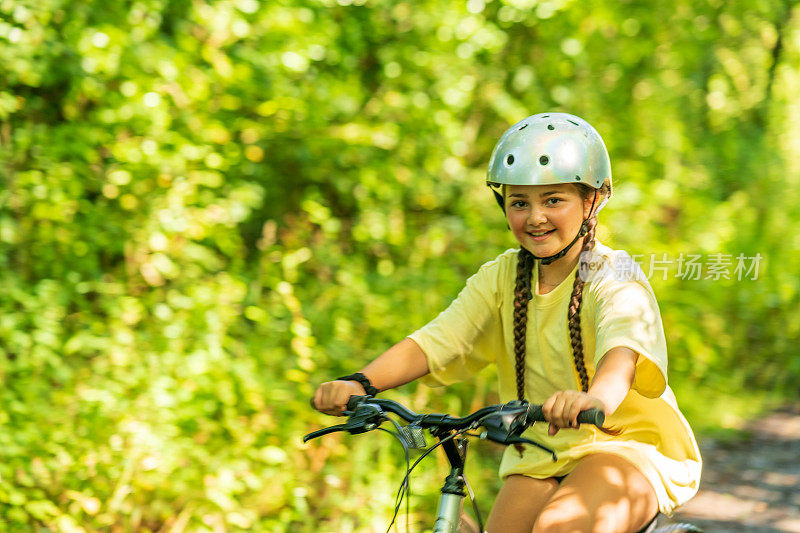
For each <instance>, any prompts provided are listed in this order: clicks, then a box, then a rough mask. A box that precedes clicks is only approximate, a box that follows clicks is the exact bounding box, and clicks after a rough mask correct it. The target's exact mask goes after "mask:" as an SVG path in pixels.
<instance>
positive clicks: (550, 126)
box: [547, 124, 555, 131]
mask: <svg viewBox="0 0 800 533" xmlns="http://www.w3.org/2000/svg"><path fill="white" fill-rule="evenodd" d="M547 129H548V130H550V131H553V130H554V129H555V128H554V127H553V125H552V124H548V125H547Z"/></svg>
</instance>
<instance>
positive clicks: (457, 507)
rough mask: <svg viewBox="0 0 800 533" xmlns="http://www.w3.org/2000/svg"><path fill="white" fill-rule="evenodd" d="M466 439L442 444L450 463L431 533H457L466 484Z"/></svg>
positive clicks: (465, 493)
mask: <svg viewBox="0 0 800 533" xmlns="http://www.w3.org/2000/svg"><path fill="white" fill-rule="evenodd" d="M467 445H468V442H467V439H465V438H459V439H453V440H448V441H445V442H444V443H443V444H442V447H443V448H444V451H445V454H447V459H448V460H449V461H450V474H449V475H448V476H447V478H446V479H445V482H444V486H442V490H441V492H442V496H441V497H440V498H439V510H438V512H437V514H436V523H435V524H434V525H433V533H458V527H459V521H460V519H461V509H462V507H463V504H464V497H466V495H467V492H466V490H465V485H466V482H465V481H464V461H465V459H466V456H467Z"/></svg>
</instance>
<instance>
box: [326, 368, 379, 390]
mask: <svg viewBox="0 0 800 533" xmlns="http://www.w3.org/2000/svg"><path fill="white" fill-rule="evenodd" d="M336 380H337V381H357V382H359V383H360V384H361V386H362V387H364V392H366V393H367V394H369V395H370V396H375V395H376V394H378V393H379V392H380V391H379V390H378V389H377V388H375V387H373V386H372V383H370V382H369V379H367V376H365V375H364V374H362V373H361V372H356V373H355V374H350V375H349V376H342V377H340V378H336Z"/></svg>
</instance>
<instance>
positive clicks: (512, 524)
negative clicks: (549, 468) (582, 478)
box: [486, 475, 558, 533]
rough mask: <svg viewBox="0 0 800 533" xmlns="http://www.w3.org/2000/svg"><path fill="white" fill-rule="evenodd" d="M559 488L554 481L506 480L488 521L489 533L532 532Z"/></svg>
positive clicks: (532, 479)
mask: <svg viewBox="0 0 800 533" xmlns="http://www.w3.org/2000/svg"><path fill="white" fill-rule="evenodd" d="M557 489H558V482H557V481H556V480H555V479H553V478H548V479H534V478H530V477H527V476H519V475H512V476H509V477H508V478H506V481H505V483H503V487H502V488H501V489H500V493H499V494H498V495H497V499H496V500H495V502H494V506H493V507H492V512H491V513H489V519H488V520H487V522H486V531H487V532H488V533H530V532H531V529H533V524H534V523H535V522H536V517H538V516H539V512H541V510H542V509H543V508H544V506H545V504H546V503H547V501H548V500H549V499H550V497H551V496H552V495H553V494H554V493H555V492H556V490H557Z"/></svg>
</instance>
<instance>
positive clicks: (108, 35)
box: [0, 0, 800, 532]
mask: <svg viewBox="0 0 800 533" xmlns="http://www.w3.org/2000/svg"><path fill="white" fill-rule="evenodd" d="M795 4H796V3H795V2H790V1H778V0H759V1H755V2H754V1H731V2H724V1H723V0H708V1H706V2H695V1H689V0H672V1H670V2H666V1H657V0H653V1H645V0H626V1H620V2H577V1H570V0H491V1H484V0H468V1H467V2H463V1H447V0H435V1H433V0H430V1H429V0H419V1H414V2H405V1H388V0H339V1H338V2H335V1H333V0H318V1H312V0H308V1H300V0H297V1H289V0H269V1H266V2H259V1H257V0H230V1H216V2H214V1H201V0H137V1H133V0H125V1H110V2H109V1H105V2H101V1H96V0H86V1H80V2H78V1H70V0H2V1H0V176H1V178H0V179H1V180H2V181H0V381H1V382H2V384H1V385H0V523H2V524H3V525H4V526H3V527H4V528H5V529H4V530H7V531H66V532H72V531H101V530H102V531H153V532H154V531H164V532H166V531H173V532H179V531H211V532H220V531H283V530H292V531H335V532H342V531H384V530H385V528H386V526H387V525H388V521H389V517H390V516H391V509H392V508H393V502H394V493H395V490H396V488H397V486H398V485H399V483H400V481H401V479H402V476H403V472H404V465H403V464H402V463H403V461H402V450H401V448H400V446H399V445H398V444H397V443H396V442H394V441H393V440H392V439H391V438H390V437H388V436H386V435H385V434H381V433H370V434H368V435H366V436H342V435H336V436H331V437H327V438H325V439H322V440H320V441H314V442H313V443H310V444H308V445H302V444H301V440H300V439H301V437H302V435H303V434H304V433H307V432H309V431H311V430H313V429H317V428H319V427H321V426H322V425H328V424H330V423H332V422H334V421H335V419H332V418H330V417H325V416H324V415H321V414H319V413H316V412H313V411H312V410H311V409H310V408H309V405H308V399H309V397H310V396H311V394H312V392H313V390H314V389H315V387H316V385H317V384H318V383H320V382H321V381H324V380H327V379H330V378H333V377H335V376H339V375H342V374H348V373H351V372H355V371H357V370H358V369H359V368H361V367H362V366H363V365H364V364H365V363H366V362H368V361H369V360H371V359H372V358H373V357H375V356H376V355H378V354H379V353H381V352H382V351H383V350H384V349H386V348H387V347H388V346H390V345H391V344H393V343H394V342H397V341H398V340H400V339H401V338H403V337H404V336H405V335H407V334H409V333H410V332H412V331H414V330H415V329H417V328H418V327H420V326H422V325H424V324H425V323H426V322H427V321H429V320H430V319H432V318H433V317H434V316H436V314H437V313H438V312H439V311H441V310H442V309H443V308H444V307H445V306H446V305H447V304H448V303H449V302H450V301H451V300H452V299H453V298H454V297H455V295H456V294H457V293H458V291H459V290H460V289H461V287H462V286H463V284H464V282H465V280H466V278H467V277H468V276H469V275H471V274H472V273H474V272H475V271H476V270H477V268H478V267H479V266H480V265H481V264H482V263H484V262H486V261H488V260H490V259H492V258H494V257H495V256H496V255H497V254H498V253H500V252H502V251H504V250H505V249H507V248H510V247H512V246H514V241H513V238H512V236H511V235H510V232H508V231H507V230H506V227H505V222H504V220H503V218H502V215H501V213H500V212H499V211H498V208H497V206H496V204H495V201H494V199H493V198H492V196H491V194H490V192H489V191H488V190H487V189H486V187H485V186H484V181H483V180H484V175H485V169H486V165H487V162H488V159H489V155H490V152H491V149H492V147H493V146H494V143H495V142H496V140H497V139H498V138H499V136H500V135H501V134H502V133H503V131H504V130H505V129H506V128H507V127H508V126H509V125H511V124H512V123H515V122H517V121H518V120H520V119H522V118H524V117H525V116H527V115H530V114H533V113H537V112H544V111H566V112H570V113H574V114H576V115H579V116H581V117H583V118H585V119H586V120H588V121H589V122H590V123H591V124H593V125H594V126H595V127H596V129H597V130H598V131H599V132H600V134H601V135H602V137H603V138H604V139H605V142H606V144H607V146H608V149H609V152H610V154H611V162H612V169H613V173H614V184H615V193H616V194H615V197H614V198H613V200H612V201H611V202H610V203H609V205H608V206H607V207H606V209H605V210H604V211H603V213H602V215H601V217H600V226H599V233H598V235H599V238H600V240H602V241H603V242H604V243H606V244H609V245H611V246H612V247H614V248H622V249H625V250H627V251H628V252H630V253H631V254H643V257H645V258H649V257H651V254H656V255H655V256H656V257H657V258H658V259H659V260H663V259H664V258H667V259H668V260H670V261H672V263H670V266H669V271H668V272H666V273H665V274H664V275H662V274H661V273H659V274H658V275H655V276H652V277H651V283H652V285H653V287H654V290H655V292H656V294H657V296H658V298H659V304H660V307H661V311H662V315H663V320H664V327H665V330H666V334H667V338H668V342H669V350H670V358H671V359H670V365H671V366H670V376H669V378H670V383H671V385H672V387H673V388H674V390H675V391H676V394H677V396H678V400H679V403H680V405H681V407H682V409H683V410H684V413H685V414H686V416H687V418H689V420H690V422H691V423H692V424H693V426H694V428H695V429H696V431H697V433H698V437H699V439H700V440H701V441H702V440H703V439H704V438H720V437H719V436H720V435H725V434H726V433H729V432H735V431H736V430H737V428H739V427H741V426H742V424H743V423H744V421H746V420H747V419H748V418H749V417H752V416H754V415H756V414H758V413H760V412H762V411H764V410H765V409H769V408H771V407H773V406H775V405H779V404H782V403H784V402H788V401H796V400H797V390H798V386H799V385H800V354H798V350H797V339H798V333H799V330H800V314H798V313H797V311H796V310H797V308H798V305H800V292H799V291H800V278H799V277H798V272H800V254H799V253H798V250H799V249H800V233H798V231H797V230H798V223H797V220H798V219H800V203H798V201H797V198H798V195H797V187H798V185H800V158H798V157H797V153H798V151H800V99H798V98H797V95H798V94H800V8H798V7H797V6H796V5H795ZM682 254H683V257H689V256H690V255H696V256H700V260H701V261H702V262H704V263H709V262H714V263H716V264H727V265H728V266H729V269H728V270H726V272H727V274H728V275H727V278H726V276H724V275H716V276H715V275H714V271H713V270H708V268H710V267H708V266H707V265H706V267H704V268H706V270H703V272H702V275H701V276H699V277H700V279H686V276H681V275H680V273H679V271H678V260H679V258H680V257H682ZM759 254H760V257H762V259H761V260H760V263H759V271H758V273H757V275H754V274H755V273H754V272H752V271H751V272H750V275H747V276H737V275H736V273H735V270H734V269H735V267H736V265H737V260H736V258H737V257H738V256H740V255H742V256H743V257H748V258H752V257H756V256H759ZM646 260H649V259H646ZM725 261H728V263H725ZM751 263H752V262H749V263H748V265H747V266H748V267H750V266H752V265H751ZM643 268H644V269H645V272H648V269H647V268H646V263H645V264H643ZM717 272H719V268H718V269H717ZM716 278H718V279H716ZM738 278H741V279H738ZM494 390H495V383H494V376H493V375H492V372H491V370H489V371H486V372H484V373H482V374H481V375H479V376H477V377H476V379H475V380H474V381H472V382H470V383H465V384H460V385H457V386H454V387H452V388H449V389H447V390H444V389H429V388H427V387H425V386H422V385H420V386H419V387H417V386H415V385H410V386H406V387H404V388H403V389H401V390H399V391H394V392H391V393H389V394H388V395H387V396H389V397H392V398H395V399H399V400H401V401H403V402H405V403H407V404H408V405H409V406H410V407H412V408H415V409H418V410H428V411H448V412H452V413H454V414H457V413H466V412H467V411H468V410H471V409H473V408H477V407H479V406H481V405H485V404H487V403H491V402H494V401H496V400H497V397H496V395H495V393H494ZM473 449H474V450H478V453H475V454H473V457H472V459H471V460H472V464H471V465H470V467H469V468H468V472H470V473H471V479H472V483H473V485H474V487H475V489H476V491H477V493H478V495H479V498H480V501H481V504H482V507H483V510H484V514H486V513H487V512H488V509H489V506H490V504H491V501H492V500H493V498H494V494H495V493H496V491H497V489H498V488H499V481H498V480H497V476H496V473H497V466H498V461H499V456H500V452H501V450H499V449H498V448H496V447H493V446H489V445H486V444H483V443H479V444H477V445H475V446H474V447H473ZM440 459H441V458H440ZM443 469H444V465H443V463H442V462H441V460H439V461H438V462H437V460H430V461H429V462H428V463H427V464H423V465H421V466H420V467H419V468H418V469H417V470H418V473H417V474H416V475H415V477H414V482H413V483H412V492H413V493H414V494H415V496H414V497H412V501H411V503H412V510H411V514H410V515H409V518H410V520H411V522H412V526H413V527H414V528H417V530H420V527H421V524H425V523H428V522H429V521H430V517H431V514H432V512H433V511H434V506H435V501H436V497H437V491H438V484H439V483H440V481H439V477H440V475H441V474H442V472H443V471H444V470H443ZM404 521H405V518H403V519H402V520H401V522H404Z"/></svg>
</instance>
